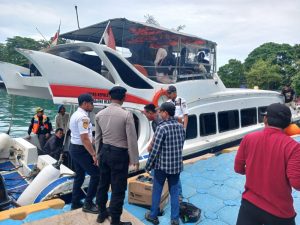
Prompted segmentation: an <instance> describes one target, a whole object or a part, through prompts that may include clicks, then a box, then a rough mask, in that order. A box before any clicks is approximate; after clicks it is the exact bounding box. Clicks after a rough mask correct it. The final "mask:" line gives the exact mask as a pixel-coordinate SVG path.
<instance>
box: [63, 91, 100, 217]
mask: <svg viewBox="0 0 300 225" xmlns="http://www.w3.org/2000/svg"><path fill="white" fill-rule="evenodd" d="M93 101H94V100H93V97H92V96H91V95H90V94H81V95H80V96H79V97H78V104H79V107H78V109H77V111H76V112H74V113H73V115H72V116H71V119H70V129H71V144H70V149H69V152H70V155H71V158H72V162H73V165H74V171H75V177H74V183H73V191H72V201H71V209H77V208H80V207H81V206H82V203H81V202H80V199H81V193H82V191H81V186H82V184H83V182H84V179H85V174H86V173H87V174H88V175H90V183H89V186H88V190H87V194H86V198H85V201H84V204H83V206H82V211H84V212H88V213H94V214H98V207H97V206H96V205H95V204H94V203H93V198H94V197H95V196H96V192H97V186H98V183H99V168H98V166H97V163H98V162H97V157H96V151H95V149H94V147H93V145H92V141H93V136H92V124H91V122H90V118H89V117H88V113H89V112H92V111H93V109H94V106H93Z"/></svg>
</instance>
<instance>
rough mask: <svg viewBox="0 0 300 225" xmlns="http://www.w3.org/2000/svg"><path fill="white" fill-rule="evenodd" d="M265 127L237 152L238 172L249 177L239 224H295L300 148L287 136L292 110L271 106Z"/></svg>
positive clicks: (249, 136)
mask: <svg viewBox="0 0 300 225" xmlns="http://www.w3.org/2000/svg"><path fill="white" fill-rule="evenodd" d="M263 115H264V124H265V128H264V130H262V131H257V132H253V133H250V134H248V135H246V136H245V137H244V138H243V140H242V142H241V144H240V146H239V149H238V151H237V154H236V157H235V162H234V170H235V172H237V173H239V174H243V175H246V183H245V191H244V192H243V194H242V202H241V206H240V210H239V214H238V218H237V223H236V224H237V225H263V224H277V225H281V224H282V225H295V216H296V213H295V210H294V208H293V197H292V188H295V189H296V190H300V179H299V177H300V145H299V143H298V142H296V141H295V140H294V139H292V138H291V137H289V136H287V135H286V134H284V132H283V129H284V128H286V127H287V126H288V125H289V124H290V121H291V111H290V109H289V108H288V107H287V106H286V105H284V104H280V103H274V104H271V105H269V106H268V107H267V110H266V113H264V114H263Z"/></svg>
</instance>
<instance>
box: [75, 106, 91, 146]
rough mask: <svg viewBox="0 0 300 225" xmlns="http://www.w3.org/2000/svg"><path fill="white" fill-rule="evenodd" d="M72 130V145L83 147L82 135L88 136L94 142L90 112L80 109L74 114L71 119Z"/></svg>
mask: <svg viewBox="0 0 300 225" xmlns="http://www.w3.org/2000/svg"><path fill="white" fill-rule="evenodd" d="M70 129H71V143H72V144H75V145H83V143H82V141H81V138H80V135H81V134H88V135H89V139H90V141H91V142H92V140H93V136H92V124H91V120H90V118H89V117H88V112H87V111H85V110H84V109H82V108H80V107H78V109H77V111H76V112H74V113H73V115H72V116H71V119H70Z"/></svg>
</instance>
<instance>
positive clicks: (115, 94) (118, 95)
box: [108, 86, 127, 100]
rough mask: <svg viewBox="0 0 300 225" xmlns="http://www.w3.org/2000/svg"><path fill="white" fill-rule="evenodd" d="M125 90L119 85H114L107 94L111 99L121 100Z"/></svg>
mask: <svg viewBox="0 0 300 225" xmlns="http://www.w3.org/2000/svg"><path fill="white" fill-rule="evenodd" d="M126 92H127V90H126V88H123V87H121V86H115V87H113V88H112V89H110V91H109V92H108V94H109V95H110V97H111V98H112V99H116V100H122V99H123V98H124V97H125V94H126Z"/></svg>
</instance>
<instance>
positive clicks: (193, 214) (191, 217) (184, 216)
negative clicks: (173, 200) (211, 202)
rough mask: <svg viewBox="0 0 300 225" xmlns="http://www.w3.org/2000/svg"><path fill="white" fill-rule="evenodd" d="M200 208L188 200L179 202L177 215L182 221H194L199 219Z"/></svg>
mask: <svg viewBox="0 0 300 225" xmlns="http://www.w3.org/2000/svg"><path fill="white" fill-rule="evenodd" d="M200 215H201V209H199V208H197V207H196V206H194V205H193V204H191V203H189V202H181V203H180V210H179V216H180V218H181V220H182V222H183V223H196V222H197V221H198V220H199V219H200Z"/></svg>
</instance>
